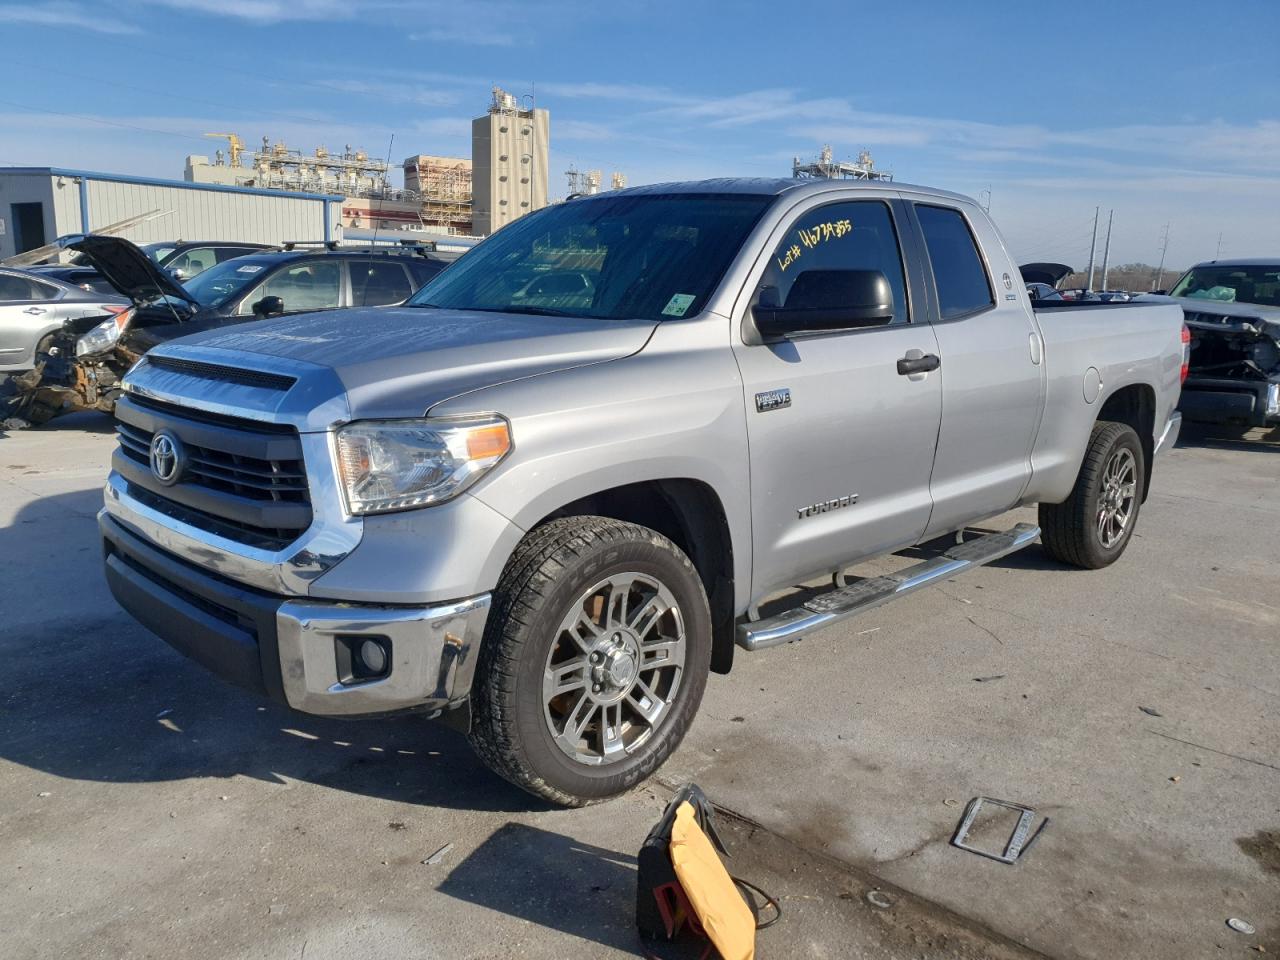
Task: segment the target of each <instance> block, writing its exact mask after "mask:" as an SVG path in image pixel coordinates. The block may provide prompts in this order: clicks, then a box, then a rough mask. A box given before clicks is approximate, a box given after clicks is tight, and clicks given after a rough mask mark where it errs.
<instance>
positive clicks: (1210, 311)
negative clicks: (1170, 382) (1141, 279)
mask: <svg viewBox="0 0 1280 960" xmlns="http://www.w3.org/2000/svg"><path fill="white" fill-rule="evenodd" d="M1143 299H1147V300H1149V299H1152V298H1150V297H1144V298H1143ZM1161 299H1168V300H1172V301H1173V302H1175V303H1177V304H1179V305H1180V306H1181V307H1182V311H1183V316H1184V318H1185V320H1186V324H1187V328H1188V329H1189V330H1190V331H1191V355H1190V361H1189V370H1188V373H1187V380H1186V382H1185V383H1184V384H1183V385H1182V401H1181V403H1180V404H1179V407H1178V409H1180V410H1181V411H1182V413H1183V415H1184V416H1185V417H1186V418H1187V419H1188V420H1198V421H1202V422H1208V423H1223V424H1234V425H1238V426H1243V427H1278V426H1280V257H1277V258H1271V259H1265V260H1264V259H1255V260H1211V261H1209V262H1207V263H1200V264H1197V265H1196V266H1194V267H1192V268H1191V269H1190V270H1188V271H1187V272H1186V273H1184V274H1183V275H1182V276H1181V277H1180V278H1179V279H1178V282H1177V283H1175V284H1174V285H1173V286H1172V287H1171V288H1170V289H1169V293H1168V296H1167V297H1162V298H1161Z"/></svg>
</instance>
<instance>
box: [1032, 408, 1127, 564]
mask: <svg viewBox="0 0 1280 960" xmlns="http://www.w3.org/2000/svg"><path fill="white" fill-rule="evenodd" d="M1145 477H1146V463H1145V459H1144V455H1143V452H1142V442H1141V441H1140V440H1139V439H1138V434H1137V433H1136V432H1134V429H1133V427H1131V426H1129V425H1128V424H1127V423H1111V422H1105V421H1102V422H1099V423H1096V424H1094V427H1093V433H1092V435H1091V436H1090V438H1089V447H1088V449H1087V450H1086V452H1085V456H1084V462H1083V463H1082V464H1081V466H1080V474H1079V476H1077V477H1076V485H1075V487H1074V488H1073V489H1072V491H1071V496H1069V497H1068V498H1067V499H1066V500H1064V501H1063V502H1062V503H1042V504H1040V531H1041V532H1040V541H1041V543H1042V544H1043V546H1044V548H1045V550H1046V552H1048V554H1049V555H1050V556H1052V557H1053V558H1054V559H1055V560H1060V561H1061V562H1063V563H1067V564H1070V565H1071V566H1073V567H1083V568H1084V569H1086V570H1096V569H1098V568H1100V567H1105V566H1107V565H1108V564H1111V563H1114V562H1115V561H1116V560H1118V559H1119V558H1120V555H1121V554H1122V553H1124V549H1125V547H1126V546H1128V544H1129V539H1130V537H1132V536H1133V528H1134V526H1135V524H1136V523H1137V522H1138V510H1139V508H1140V507H1141V506H1142V490H1143V488H1144V479H1145Z"/></svg>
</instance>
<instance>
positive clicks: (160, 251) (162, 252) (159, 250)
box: [141, 243, 178, 263]
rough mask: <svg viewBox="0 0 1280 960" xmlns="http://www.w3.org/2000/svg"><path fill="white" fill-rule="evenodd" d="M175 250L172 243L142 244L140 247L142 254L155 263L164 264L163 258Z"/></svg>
mask: <svg viewBox="0 0 1280 960" xmlns="http://www.w3.org/2000/svg"><path fill="white" fill-rule="evenodd" d="M176 249H178V248H177V247H175V246H174V245H173V244H172V243H144V244H143V245H142V247H141V250H142V252H143V253H145V254H146V255H147V256H148V257H150V258H151V259H152V260H154V261H155V262H156V263H164V258H165V257H167V256H169V254H171V253H173V251H174V250H176Z"/></svg>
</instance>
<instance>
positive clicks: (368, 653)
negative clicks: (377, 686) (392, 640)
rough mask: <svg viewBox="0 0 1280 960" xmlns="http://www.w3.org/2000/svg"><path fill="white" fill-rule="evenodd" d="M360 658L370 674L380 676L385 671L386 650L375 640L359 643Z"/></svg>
mask: <svg viewBox="0 0 1280 960" xmlns="http://www.w3.org/2000/svg"><path fill="white" fill-rule="evenodd" d="M360 660H361V662H362V664H363V666H364V668H365V670H364V672H367V673H368V674H369V675H370V676H374V677H380V676H382V675H383V674H384V673H386V672H387V651H386V650H385V649H383V646H382V644H380V643H379V642H378V641H377V640H366V641H365V642H364V643H362V644H360Z"/></svg>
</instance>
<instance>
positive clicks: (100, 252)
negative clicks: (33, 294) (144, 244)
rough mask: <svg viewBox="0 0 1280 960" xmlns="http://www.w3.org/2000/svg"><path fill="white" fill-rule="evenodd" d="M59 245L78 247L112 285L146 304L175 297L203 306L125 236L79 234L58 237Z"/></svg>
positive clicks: (76, 248)
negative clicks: (163, 298) (162, 298)
mask: <svg viewBox="0 0 1280 960" xmlns="http://www.w3.org/2000/svg"><path fill="white" fill-rule="evenodd" d="M58 246H60V247H62V248H64V249H67V250H75V251H76V252H77V253H80V254H82V255H83V256H84V258H85V259H86V260H88V261H89V262H90V263H91V264H93V266H95V267H97V268H98V272H99V273H100V274H102V276H103V278H104V279H105V280H106V281H107V283H109V284H111V286H113V287H115V288H116V289H117V290H118V291H120V293H122V294H123V295H124V296H126V297H128V298H129V299H130V300H132V301H133V302H134V303H135V304H136V305H137V306H139V307H143V306H146V305H147V304H149V303H154V302H155V301H156V300H159V299H160V298H161V297H173V298H174V299H176V300H181V301H183V302H184V303H187V304H189V305H190V306H191V308H192V309H193V310H198V309H200V304H199V303H198V302H197V301H196V300H195V299H194V298H193V297H192V296H191V294H189V293H187V291H186V290H185V289H184V288H183V287H182V285H181V284H179V283H178V282H177V281H176V280H174V279H173V278H172V277H170V276H169V275H168V274H167V273H165V271H164V270H162V269H161V268H160V267H159V266H158V265H157V264H156V263H155V261H153V260H152V259H151V258H150V257H148V256H147V255H146V254H145V253H144V252H143V251H142V250H141V248H139V247H138V246H137V245H136V244H133V243H130V242H129V241H128V240H126V239H124V238H123V237H107V236H103V235H101V234H97V233H78V234H72V235H70V236H66V237H59V238H58Z"/></svg>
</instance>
